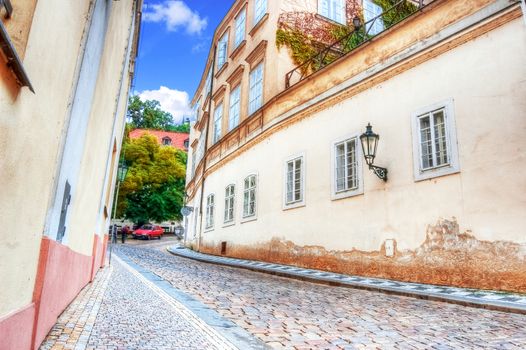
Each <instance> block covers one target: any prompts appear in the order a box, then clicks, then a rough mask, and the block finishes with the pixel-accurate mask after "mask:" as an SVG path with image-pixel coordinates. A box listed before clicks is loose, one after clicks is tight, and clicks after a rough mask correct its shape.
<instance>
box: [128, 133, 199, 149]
mask: <svg viewBox="0 0 526 350" xmlns="http://www.w3.org/2000/svg"><path fill="white" fill-rule="evenodd" d="M144 134H150V135H152V136H155V138H156V139H157V142H159V144H160V145H163V146H172V147H173V148H177V149H179V150H181V151H184V152H187V151H188V146H189V142H190V141H189V140H190V139H189V135H188V134H187V133H184V132H174V131H164V130H152V129H133V130H132V131H130V134H129V137H130V139H138V138H140V137H141V136H142V135H144Z"/></svg>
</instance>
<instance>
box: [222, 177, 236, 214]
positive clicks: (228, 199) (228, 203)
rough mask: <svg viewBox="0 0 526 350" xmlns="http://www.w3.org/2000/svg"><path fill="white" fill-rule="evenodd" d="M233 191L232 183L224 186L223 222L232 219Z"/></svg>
mask: <svg viewBox="0 0 526 350" xmlns="http://www.w3.org/2000/svg"><path fill="white" fill-rule="evenodd" d="M235 193H236V186H235V185H234V184H232V185H228V186H227V187H226V188H225V217H224V222H225V223H228V222H232V221H234V203H235Z"/></svg>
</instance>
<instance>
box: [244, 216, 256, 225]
mask: <svg viewBox="0 0 526 350" xmlns="http://www.w3.org/2000/svg"><path fill="white" fill-rule="evenodd" d="M257 219H258V217H257V216H256V215H253V216H247V217H246V218H243V219H241V223H242V224H244V223H246V222H251V221H256V220H257Z"/></svg>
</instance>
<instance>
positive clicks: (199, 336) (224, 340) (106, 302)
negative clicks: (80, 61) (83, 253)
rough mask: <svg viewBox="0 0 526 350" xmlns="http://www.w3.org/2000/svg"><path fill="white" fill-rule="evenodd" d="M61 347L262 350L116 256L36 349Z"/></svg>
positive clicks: (162, 282) (211, 313)
mask: <svg viewBox="0 0 526 350" xmlns="http://www.w3.org/2000/svg"><path fill="white" fill-rule="evenodd" d="M40 349H41V350H61V349H74V350H84V349H101V350H102V349H104V350H110V349H111V350H120V349H142V350H157V349H167V350H168V349H220V350H223V349H225V350H235V349H266V346H265V345H264V344H263V343H262V342H260V341H259V340H257V339H256V338H255V337H253V336H252V335H250V334H248V333H247V332H246V331H244V330H243V329H241V328H240V327H238V326H237V325H235V324H234V323H233V322H231V321H229V320H227V319H225V318H223V317H221V316H220V315H218V314H217V313H216V312H215V311H214V310H211V309H209V308H208V307H206V306H205V305H204V304H202V303H200V302H198V301H196V300H194V299H193V298H192V297H190V296H189V295H187V294H185V293H183V292H181V291H179V290H177V289H176V288H174V287H173V286H172V285H171V284H170V283H169V282H167V281H165V280H163V279H162V278H160V277H159V276H157V275H155V274H154V273H152V272H150V271H148V270H145V269H143V268H141V267H140V266H138V265H136V264H134V263H133V262H131V261H130V260H129V259H127V258H126V257H119V256H118V255H117V254H115V253H114V255H113V258H112V262H111V266H109V267H107V268H104V269H103V270H101V271H100V272H99V273H98V274H97V276H96V278H95V280H94V281H93V282H92V283H91V284H88V285H87V286H86V287H85V288H84V289H83V290H82V291H81V292H80V293H79V295H78V296H77V298H76V299H75V300H74V301H73V302H72V303H71V304H70V305H69V307H68V308H67V309H66V310H65V311H64V312H63V313H62V315H61V316H60V317H59V319H58V321H57V323H56V324H55V326H54V327H53V328H52V330H51V331H50V332H49V334H48V336H47V338H46V339H45V340H44V342H43V343H42V344H41V346H40Z"/></svg>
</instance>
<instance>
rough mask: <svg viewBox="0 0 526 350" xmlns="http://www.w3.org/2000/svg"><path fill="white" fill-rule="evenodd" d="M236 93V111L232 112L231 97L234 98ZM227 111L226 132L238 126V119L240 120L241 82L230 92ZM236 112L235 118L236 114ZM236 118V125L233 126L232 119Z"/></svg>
mask: <svg viewBox="0 0 526 350" xmlns="http://www.w3.org/2000/svg"><path fill="white" fill-rule="evenodd" d="M236 91H237V101H235V103H236V106H237V109H236V110H234V109H233V107H235V106H233V105H232V101H233V97H235V95H236ZM229 104H230V105H229V109H228V131H229V132H230V131H232V130H234V129H235V128H236V127H237V126H238V125H239V119H240V118H241V82H240V83H239V84H237V85H236V86H235V87H234V88H233V89H232V90H231V91H230V101H229ZM236 111H237V116H236V113H235V112H236ZM234 116H236V117H237V118H236V123H235V124H233V123H232V121H233V117H234Z"/></svg>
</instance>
